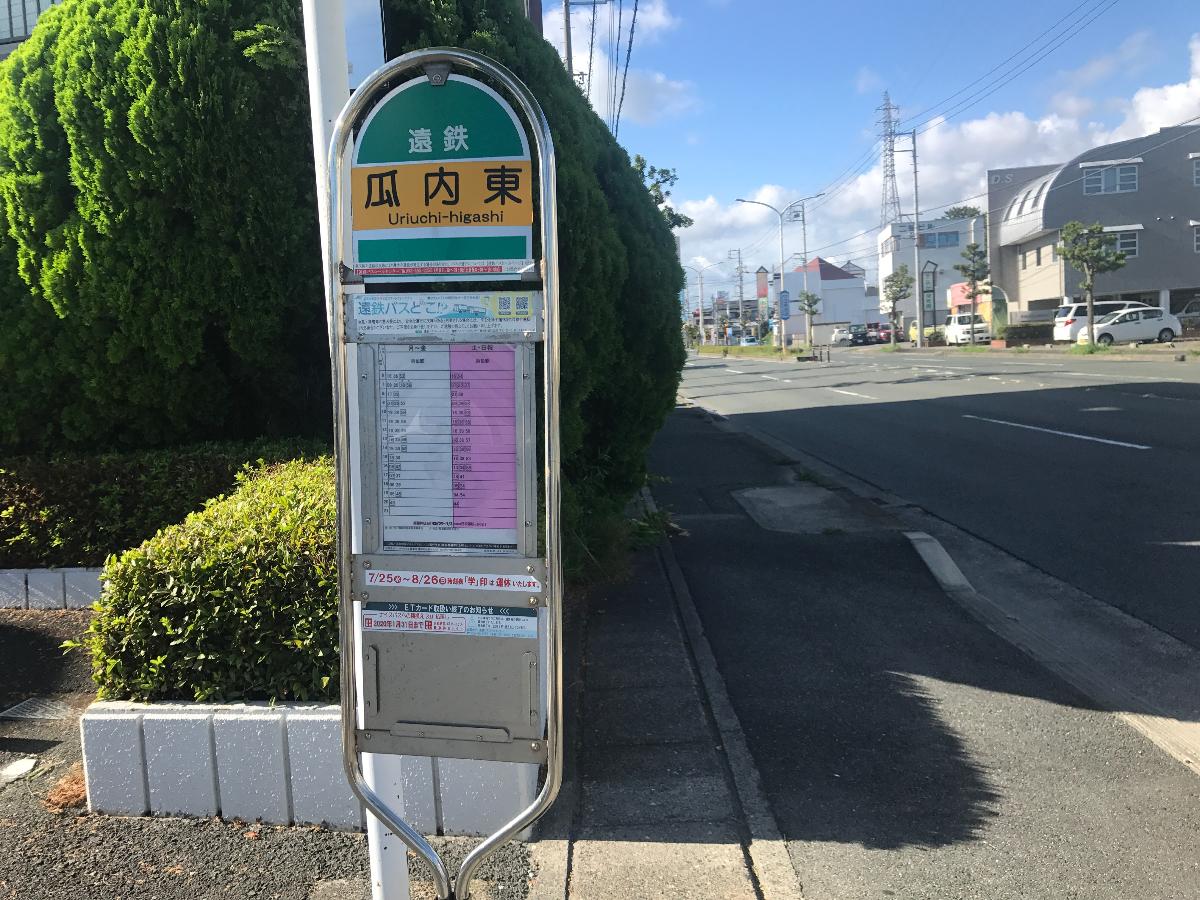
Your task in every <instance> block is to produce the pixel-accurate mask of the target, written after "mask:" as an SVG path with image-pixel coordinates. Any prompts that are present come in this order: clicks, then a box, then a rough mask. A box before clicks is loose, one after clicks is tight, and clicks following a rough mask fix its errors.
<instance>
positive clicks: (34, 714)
mask: <svg viewBox="0 0 1200 900" xmlns="http://www.w3.org/2000/svg"><path fill="white" fill-rule="evenodd" d="M70 715H71V707H69V706H68V705H67V704H65V703H63V702H62V701H61V700H52V699H51V698H49V697H30V698H29V699H28V700H22V701H21V702H20V703H18V704H17V705H16V706H13V707H10V708H9V709H6V710H4V712H0V719H66V718H68V717H69V716H70Z"/></svg>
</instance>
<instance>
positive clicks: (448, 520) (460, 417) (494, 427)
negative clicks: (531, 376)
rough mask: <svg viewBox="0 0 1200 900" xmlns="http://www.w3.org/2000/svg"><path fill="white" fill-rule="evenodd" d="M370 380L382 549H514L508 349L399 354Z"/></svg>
mask: <svg viewBox="0 0 1200 900" xmlns="http://www.w3.org/2000/svg"><path fill="white" fill-rule="evenodd" d="M382 352H383V358H382V365H381V366H380V370H379V381H380V383H379V435H380V471H381V476H382V477H381V482H382V488H383V498H382V499H383V506H382V513H383V516H382V518H383V522H382V525H383V549H384V550H385V551H399V552H405V553H446V552H451V553H452V552H455V551H458V552H465V553H471V552H480V553H495V552H496V551H504V550H512V551H515V550H516V549H517V513H518V510H517V489H518V485H517V419H516V396H517V383H516V381H517V373H516V348H514V347H512V346H510V345H506V344H400V345H391V346H385V347H383V348H382Z"/></svg>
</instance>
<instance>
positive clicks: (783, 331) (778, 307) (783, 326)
mask: <svg viewBox="0 0 1200 900" xmlns="http://www.w3.org/2000/svg"><path fill="white" fill-rule="evenodd" d="M824 195H825V194H824V191H822V192H821V193H820V194H813V195H812V196H811V197H804V198H802V199H800V200H793V201H792V202H791V203H789V204H788V205H787V206H785V207H784V208H783V209H778V208H776V207H774V206H772V205H771V204H770V203H763V202H762V201H761V200H743V199H742V198H741V197H738V198H737V202H738V203H751V204H753V205H755V206H765V207H766V208H767V209H769V210H771V212H773V213H775V215H777V216H779V287H778V288H777V289H776V291H775V318H776V319H777V320H778V321H779V327H778V328H777V329H776V331H777V333H778V334H779V346H780V347H782V348H783V349H784V350H787V322H785V321H784V319H783V316H782V315H781V313H782V312H783V304H782V302H781V301H780V298H779V295H780V294H781V293H783V291H784V290H786V288H785V287H784V284H783V267H784V266H785V265H787V257H786V256H784V255H783V223H784V222H785V221H787V214H788V213H789V212H790V211H791V210H792V208H793V207H795V206H797V205H799V206H800V207H801V209H803V206H804V204H805V203H807V202H808V201H809V200H816V199H817V198H818V197H823V196H824ZM804 277H805V279H806V281H805V284H807V278H808V273H807V272H806V273H805V276H804Z"/></svg>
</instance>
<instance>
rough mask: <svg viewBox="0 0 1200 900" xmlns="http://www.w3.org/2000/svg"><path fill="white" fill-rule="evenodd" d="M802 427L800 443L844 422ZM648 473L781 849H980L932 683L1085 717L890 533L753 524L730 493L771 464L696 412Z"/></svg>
mask: <svg viewBox="0 0 1200 900" xmlns="http://www.w3.org/2000/svg"><path fill="white" fill-rule="evenodd" d="M772 415H779V416H782V415H784V414H783V413H779V414H756V415H753V416H746V417H745V418H747V419H755V420H757V423H756V424H758V427H760V428H765V426H766V424H769V422H767V421H764V420H769V419H770V417H771V416H772ZM787 415H789V416H795V415H797V413H796V412H794V411H792V412H789V413H787ZM800 415H801V416H802V420H801V421H802V425H800V426H799V427H802V428H805V429H806V430H809V431H811V430H813V429H816V428H821V429H826V430H834V429H836V428H837V427H838V425H839V422H838V419H839V417H842V418H845V419H848V418H849V416H848V415H847V414H846V413H845V412H844V411H841V412H840V411H839V408H832V409H819V410H806V411H802V413H800ZM873 449H874V450H875V451H876V452H879V451H880V449H881V448H880V447H879V443H878V441H877V442H876V443H875V444H874V445H873ZM880 455H881V458H882V459H884V460H892V461H894V460H895V455H894V454H893V455H888V454H887V453H884V452H881V453H880ZM651 471H652V472H654V473H655V474H656V475H665V476H667V481H666V483H664V484H662V485H659V486H656V487H655V489H654V494H655V497H656V499H657V500H658V502H659V504H660V506H663V507H665V508H666V509H668V510H670V511H671V513H672V515H673V516H675V517H676V520H677V521H678V522H679V523H680V524H681V525H682V526H683V527H685V528H686V529H687V532H688V533H687V535H686V536H682V537H678V538H675V539H673V541H672V545H673V547H674V550H675V554H676V556H677V558H678V561H679V564H680V566H681V568H682V569H683V572H684V575H685V578H686V580H687V583H688V585H689V588H690V590H691V592H692V594H693V597H694V599H695V602H696V605H697V607H698V610H699V612H700V615H701V618H702V619H703V622H704V627H705V631H706V634H707V636H708V639H709V641H710V643H711V644H712V646H713V650H714V652H715V654H716V656H717V659H718V661H719V664H720V666H721V671H722V674H723V676H724V678H725V681H726V685H727V687H728V690H729V693H730V696H731V699H732V700H733V703H734V706H735V708H736V710H737V712H738V716H739V718H740V720H741V724H742V727H743V729H744V731H745V733H746V737H747V740H748V742H749V744H750V747H751V750H752V753H753V754H754V758H755V761H756V763H757V764H758V767H759V769H760V771H761V772H762V775H763V780H764V783H765V784H767V785H768V786H769V787H768V791H769V794H770V796H771V802H772V805H773V806H774V808H775V812H776V815H777V818H778V819H779V823H780V827H781V829H782V830H783V832H784V837H785V838H786V839H788V840H801V841H817V842H822V841H829V842H853V843H858V844H861V845H862V846H864V847H866V848H869V849H893V848H899V847H905V846H925V847H937V846H946V845H951V844H955V843H961V842H970V841H974V840H978V839H979V838H980V837H981V836H982V834H983V832H984V830H985V829H986V827H987V824H988V823H989V822H990V821H991V820H992V819H993V818H995V817H996V816H998V815H999V814H1000V813H999V807H1000V805H1001V801H1002V799H1003V792H1002V790H1001V788H1000V787H999V786H998V784H997V783H996V782H995V780H994V775H993V773H991V772H989V771H988V770H987V769H986V768H984V767H982V766H981V765H979V764H978V763H977V762H976V761H975V760H974V759H973V758H972V753H971V752H970V751H969V749H968V747H967V745H966V744H965V742H964V740H963V739H962V737H961V736H960V735H959V734H958V733H957V732H956V730H955V729H954V727H952V725H951V724H950V720H949V719H948V718H947V717H946V716H945V715H944V714H943V711H942V709H941V708H940V706H939V701H938V699H937V698H936V697H935V696H934V695H933V694H931V692H930V690H929V687H930V686H937V687H939V689H940V687H941V686H942V685H947V684H948V685H964V686H968V687H969V688H977V689H979V690H980V691H982V692H992V693H998V694H1004V695H1013V696H1019V697H1030V698H1037V699H1039V700H1044V701H1047V702H1048V703H1050V704H1056V705H1060V706H1064V707H1076V708H1080V709H1095V706H1094V704H1092V703H1090V702H1089V701H1088V700H1087V699H1086V698H1084V697H1082V696H1081V695H1079V694H1078V693H1076V692H1075V691H1074V690H1072V689H1071V688H1069V687H1068V686H1066V685H1065V684H1063V683H1061V682H1059V681H1058V680H1056V679H1055V678H1053V677H1052V676H1049V675H1048V674H1047V673H1045V672H1044V671H1043V670H1041V669H1040V668H1039V667H1037V666H1036V665H1035V664H1033V663H1032V662H1031V661H1030V660H1029V659H1028V658H1027V657H1025V656H1024V655H1023V654H1021V653H1020V652H1019V651H1017V650H1016V649H1014V648H1013V647H1011V646H1010V645H1009V644H1007V643H1005V642H1004V641H1002V640H1001V639H999V638H998V637H996V636H995V635H993V634H992V633H991V632H990V631H988V630H986V629H985V628H984V627H982V626H981V625H980V624H979V623H978V622H977V621H976V620H974V619H973V618H971V617H970V616H969V615H968V614H967V613H966V612H965V611H964V610H962V609H961V608H960V607H959V606H957V605H956V604H954V603H953V602H952V601H951V600H949V598H947V597H946V596H945V594H944V593H943V592H942V591H941V589H940V588H939V587H938V585H937V583H936V582H935V581H934V580H933V578H932V577H931V576H930V574H929V572H928V570H927V569H926V568H925V566H924V565H923V564H922V563H921V562H920V560H919V558H918V557H917V555H916V553H915V552H914V551H913V550H912V547H911V545H910V544H909V542H908V541H907V539H906V538H904V536H903V535H902V534H901V533H899V532H895V531H879V532H873V533H867V534H836V535H797V534H782V533H778V532H770V531H765V530H762V529H760V528H759V527H758V526H757V525H756V524H755V523H754V522H753V521H752V520H751V519H750V518H749V517H748V516H745V515H744V514H742V513H741V510H740V508H739V506H738V504H737V502H736V501H735V500H733V498H732V497H731V496H730V494H731V492H733V491H737V490H740V489H742V488H745V487H750V486H758V485H768V484H772V483H775V484H778V483H780V481H781V476H782V475H783V474H784V472H785V471H786V470H785V468H784V467H783V466H782V465H781V464H780V461H779V460H777V459H774V458H773V457H772V454H771V453H770V452H769V451H766V450H765V449H763V448H760V447H759V445H757V444H755V443H753V442H750V441H747V440H746V439H745V438H743V437H741V436H739V435H736V434H730V433H727V432H722V431H719V430H717V429H716V428H715V427H714V426H713V425H712V424H711V423H710V422H709V421H707V419H706V417H705V416H704V414H703V413H701V412H700V411H698V410H696V411H687V412H676V414H675V415H674V416H672V417H671V419H670V420H669V422H668V423H667V426H666V427H665V428H664V430H663V432H661V433H660V435H659V438H658V440H657V442H656V444H655V446H654V448H653V450H652V452H651ZM739 515H740V518H739ZM981 696H986V694H981ZM983 702H986V701H983Z"/></svg>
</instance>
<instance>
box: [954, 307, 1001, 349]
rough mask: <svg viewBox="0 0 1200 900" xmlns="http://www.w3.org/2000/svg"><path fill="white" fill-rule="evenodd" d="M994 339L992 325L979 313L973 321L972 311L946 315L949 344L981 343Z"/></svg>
mask: <svg viewBox="0 0 1200 900" xmlns="http://www.w3.org/2000/svg"><path fill="white" fill-rule="evenodd" d="M991 339H992V327H991V326H990V325H989V324H988V323H987V320H986V319H984V317H983V316H981V315H979V313H976V314H975V319H974V321H972V319H971V314H970V313H955V314H954V315H952V316H946V343H947V344H980V343H987V342H988V341H990V340H991Z"/></svg>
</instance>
